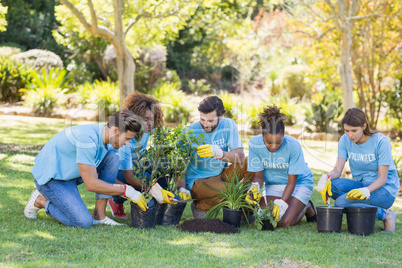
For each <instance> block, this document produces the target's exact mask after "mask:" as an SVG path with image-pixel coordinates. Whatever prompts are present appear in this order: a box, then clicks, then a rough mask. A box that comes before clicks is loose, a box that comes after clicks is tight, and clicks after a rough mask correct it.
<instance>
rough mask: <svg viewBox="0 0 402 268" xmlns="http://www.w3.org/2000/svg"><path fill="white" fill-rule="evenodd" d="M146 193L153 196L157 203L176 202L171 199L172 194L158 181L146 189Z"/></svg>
mask: <svg viewBox="0 0 402 268" xmlns="http://www.w3.org/2000/svg"><path fill="white" fill-rule="evenodd" d="M148 194H149V195H150V196H152V197H153V198H155V199H156V201H157V202H158V203H159V204H164V203H169V204H173V205H174V204H177V202H174V201H171V200H172V199H173V198H174V194H173V193H171V192H169V191H166V190H165V189H163V188H162V187H161V186H160V185H159V183H155V184H154V185H153V186H152V187H151V189H150V190H149V191H148ZM169 197H170V198H169Z"/></svg>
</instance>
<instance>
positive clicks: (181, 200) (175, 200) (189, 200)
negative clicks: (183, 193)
mask: <svg viewBox="0 0 402 268" xmlns="http://www.w3.org/2000/svg"><path fill="white" fill-rule="evenodd" d="M169 199H170V198H169ZM194 200H195V199H193V198H190V199H186V200H183V199H180V200H179V199H176V198H172V199H171V200H170V201H173V202H177V203H188V202H191V201H194Z"/></svg>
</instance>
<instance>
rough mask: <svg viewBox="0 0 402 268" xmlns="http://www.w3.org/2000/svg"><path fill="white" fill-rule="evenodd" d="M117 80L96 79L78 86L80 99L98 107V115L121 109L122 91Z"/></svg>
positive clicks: (94, 107) (92, 107) (86, 103)
mask: <svg viewBox="0 0 402 268" xmlns="http://www.w3.org/2000/svg"><path fill="white" fill-rule="evenodd" d="M119 92H120V91H119V85H118V83H117V82H112V81H110V79H109V78H108V79H107V81H98V80H96V81H95V82H94V83H93V84H91V83H89V82H86V83H85V84H83V85H80V86H79V87H78V91H77V93H78V99H79V102H81V103H82V104H83V105H85V106H86V107H88V108H91V109H97V110H98V115H99V116H101V115H104V116H105V117H106V116H109V115H111V114H113V113H114V112H116V111H118V110H119V105H120V93H119Z"/></svg>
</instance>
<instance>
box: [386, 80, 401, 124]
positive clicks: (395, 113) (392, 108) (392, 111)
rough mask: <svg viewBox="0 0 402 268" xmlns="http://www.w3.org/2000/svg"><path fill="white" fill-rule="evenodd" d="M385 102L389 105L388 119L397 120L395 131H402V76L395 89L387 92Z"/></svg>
mask: <svg viewBox="0 0 402 268" xmlns="http://www.w3.org/2000/svg"><path fill="white" fill-rule="evenodd" d="M384 94H385V102H386V103H387V106H388V110H387V117H386V118H387V119H388V118H392V119H394V120H396V123H395V126H393V128H394V129H399V130H400V129H402V76H400V77H399V78H398V79H397V82H396V85H395V89H394V90H389V91H386V92H385V93H384Z"/></svg>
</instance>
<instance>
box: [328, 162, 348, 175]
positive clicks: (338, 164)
mask: <svg viewBox="0 0 402 268" xmlns="http://www.w3.org/2000/svg"><path fill="white" fill-rule="evenodd" d="M345 163H346V159H345V158H338V159H337V160H336V164H335V167H334V169H333V170H331V171H330V172H329V173H328V176H330V177H331V180H334V179H337V178H339V177H340V176H341V175H342V171H343V168H344V167H345Z"/></svg>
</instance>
